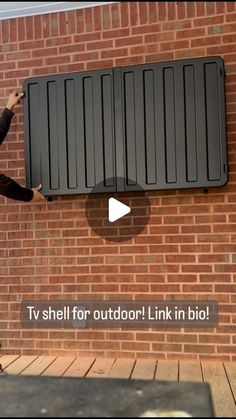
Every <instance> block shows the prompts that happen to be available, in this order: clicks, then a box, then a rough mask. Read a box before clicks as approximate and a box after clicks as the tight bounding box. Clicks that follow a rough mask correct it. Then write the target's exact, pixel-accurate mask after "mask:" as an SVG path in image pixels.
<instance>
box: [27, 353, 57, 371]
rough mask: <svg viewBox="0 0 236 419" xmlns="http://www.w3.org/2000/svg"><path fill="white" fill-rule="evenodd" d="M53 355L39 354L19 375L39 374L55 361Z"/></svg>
mask: <svg viewBox="0 0 236 419" xmlns="http://www.w3.org/2000/svg"><path fill="white" fill-rule="evenodd" d="M55 359H56V357H55V356H39V357H38V358H37V359H36V360H35V361H34V362H32V364H30V365H29V366H28V367H27V368H26V369H25V370H24V371H22V372H21V375H41V374H42V373H43V372H44V371H45V370H46V369H47V368H48V367H49V365H51V364H52V363H53V361H55Z"/></svg>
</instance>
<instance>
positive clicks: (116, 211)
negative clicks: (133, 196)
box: [108, 198, 131, 223]
mask: <svg viewBox="0 0 236 419" xmlns="http://www.w3.org/2000/svg"><path fill="white" fill-rule="evenodd" d="M130 211H131V208H130V207H128V205H125V204H122V202H120V201H117V199H115V198H109V213H108V219H109V221H110V223H113V222H114V221H116V220H119V218H122V217H124V215H126V214H129V212H130Z"/></svg>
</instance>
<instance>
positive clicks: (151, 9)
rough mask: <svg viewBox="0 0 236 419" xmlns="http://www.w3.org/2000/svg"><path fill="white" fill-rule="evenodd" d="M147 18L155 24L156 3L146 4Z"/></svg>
mask: <svg viewBox="0 0 236 419" xmlns="http://www.w3.org/2000/svg"><path fill="white" fill-rule="evenodd" d="M148 16H149V19H148V20H149V22H150V23H155V22H157V2H155V1H150V2H148Z"/></svg>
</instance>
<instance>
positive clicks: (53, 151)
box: [47, 81, 59, 189]
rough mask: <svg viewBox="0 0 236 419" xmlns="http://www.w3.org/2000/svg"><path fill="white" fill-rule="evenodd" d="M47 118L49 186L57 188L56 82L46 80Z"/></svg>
mask: <svg viewBox="0 0 236 419" xmlns="http://www.w3.org/2000/svg"><path fill="white" fill-rule="evenodd" d="M47 93H48V120H49V156H50V168H49V173H50V187H51V189H59V144H58V135H57V83H56V81H50V82H48V92H47Z"/></svg>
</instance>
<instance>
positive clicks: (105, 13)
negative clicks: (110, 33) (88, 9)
mask: <svg viewBox="0 0 236 419" xmlns="http://www.w3.org/2000/svg"><path fill="white" fill-rule="evenodd" d="M102 28H103V29H104V30H106V29H110V28H111V15H110V10H109V5H104V6H103V7H102Z"/></svg>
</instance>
